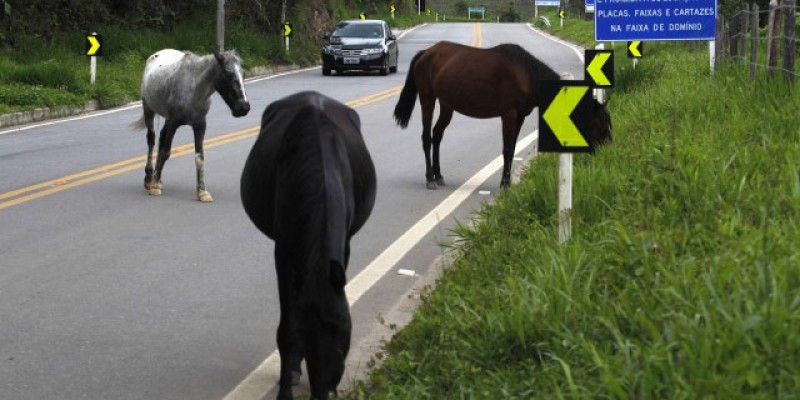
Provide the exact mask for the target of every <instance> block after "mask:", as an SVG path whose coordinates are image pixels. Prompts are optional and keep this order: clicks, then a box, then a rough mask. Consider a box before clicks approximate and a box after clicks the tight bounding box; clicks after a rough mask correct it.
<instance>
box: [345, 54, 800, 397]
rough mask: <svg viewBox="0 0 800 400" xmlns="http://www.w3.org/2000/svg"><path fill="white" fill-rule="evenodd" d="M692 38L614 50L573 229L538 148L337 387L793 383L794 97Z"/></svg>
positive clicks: (787, 389) (797, 304) (797, 295)
mask: <svg viewBox="0 0 800 400" xmlns="http://www.w3.org/2000/svg"><path fill="white" fill-rule="evenodd" d="M690 47H691V46H689V45H687V44H665V45H661V44H654V45H652V46H648V50H652V51H651V52H650V53H648V56H647V57H646V58H644V59H642V60H641V62H640V64H639V65H638V66H637V68H636V69H635V70H634V69H632V68H626V69H624V71H625V72H622V73H621V71H620V70H619V69H618V71H617V84H618V86H617V88H616V89H614V90H612V91H610V96H609V97H610V107H611V112H612V118H613V121H614V133H615V140H614V143H613V144H611V145H609V146H607V147H605V148H603V149H601V150H600V151H599V152H598V154H597V155H596V156H594V157H591V156H586V155H578V156H576V157H575V171H574V178H573V179H574V188H573V197H574V199H573V201H574V204H573V211H572V224H573V237H572V239H571V240H570V241H569V242H568V243H567V244H566V245H558V244H557V241H556V237H557V211H556V210H557V193H558V192H557V175H558V169H557V156H555V155H551V154H542V155H540V156H539V157H537V158H536V159H535V160H534V161H533V162H532V163H531V165H529V166H528V168H527V172H526V173H525V174H524V177H523V179H522V181H521V182H520V183H519V184H517V185H515V186H513V187H512V188H511V189H510V190H508V191H506V192H504V193H503V194H502V195H501V196H500V197H499V198H498V199H497V201H496V202H495V203H493V204H487V205H485V207H483V209H482V210H480V211H478V212H477V216H478V217H480V218H479V222H478V223H477V224H476V225H475V226H474V227H469V228H468V227H466V226H464V227H460V228H458V229H456V230H455V232H454V235H456V236H457V237H458V238H459V239H458V241H457V243H456V244H455V245H453V246H452V251H453V252H455V254H457V255H458V256H459V257H458V258H457V260H456V261H455V263H454V265H453V266H452V267H450V268H448V269H446V270H445V272H444V274H443V276H442V278H441V279H440V280H439V281H438V283H437V287H436V289H435V290H433V291H431V292H429V293H427V294H426V295H425V297H424V300H425V301H424V305H423V306H422V307H421V308H420V309H418V310H417V311H416V312H415V314H414V318H413V321H412V322H411V323H410V324H409V325H407V326H406V327H405V328H404V329H402V330H401V331H400V332H398V333H397V335H396V336H395V337H394V338H393V339H392V340H391V341H390V342H389V343H388V344H387V345H386V348H385V351H384V353H383V354H379V355H377V356H376V357H377V358H379V359H382V361H383V362H382V366H380V367H379V368H377V369H376V370H374V371H373V372H372V374H371V377H370V380H369V381H368V382H364V383H361V384H359V385H358V386H356V388H355V389H354V390H353V391H352V392H350V393H347V394H346V395H345V397H346V398H351V399H362V398H369V399H409V398H419V399H423V398H425V399H434V398H435V399H463V398H475V399H487V398H502V399H551V398H570V399H578V398H592V399H595V398H607V399H703V398H705V399H711V398H715V399H764V398H771V399H791V398H798V396H799V394H800V335H798V332H800V268H798V265H800V250H798V248H797V244H796V243H797V238H800V218H799V217H800V131H799V130H798V126H800V116H798V114H797V112H796V110H797V109H798V107H800V97H798V95H797V94H796V93H795V92H794V90H793V88H792V87H790V86H788V85H786V84H785V82H784V81H783V80H782V79H780V78H778V79H767V78H762V79H759V80H757V81H755V82H752V81H750V80H749V78H748V77H747V70H746V68H742V67H741V66H728V65H721V66H720V68H719V69H718V70H717V71H716V72H715V74H714V76H713V77H712V76H710V74H709V71H708V58H707V57H708V54H707V50H706V49H704V48H702V47H698V48H697V49H696V50H691V49H690ZM623 56H624V54H623ZM617 66H618V68H620V67H621V66H622V65H621V64H617Z"/></svg>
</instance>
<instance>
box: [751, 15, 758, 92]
mask: <svg viewBox="0 0 800 400" xmlns="http://www.w3.org/2000/svg"><path fill="white" fill-rule="evenodd" d="M752 19H753V25H752V28H751V29H752V30H753V32H752V33H751V34H750V79H755V78H756V61H758V3H753V17H752Z"/></svg>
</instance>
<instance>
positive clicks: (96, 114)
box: [0, 66, 319, 135]
mask: <svg viewBox="0 0 800 400" xmlns="http://www.w3.org/2000/svg"><path fill="white" fill-rule="evenodd" d="M318 68H319V67H318V66H317V67H311V68H303V69H297V70H292V71H286V72H281V73H279V74H274V75H269V76H264V77H260V78H253V79H245V82H244V83H245V84H246V85H249V84H251V83H256V82H261V81H265V80H267V79H274V78H278V77H281V76H286V75H291V74H297V73H300V72H305V71H311V70H314V69H318ZM141 105H142V102H141V101H137V102H134V103H131V104H128V105H126V106H122V107H119V108H114V109H111V110H105V111H100V112H92V113H90V114H86V115H81V116H78V117H69V118H60V119H57V120H53V121H48V122H43V123H39V124H33V125H25V126H23V127H19V128H9V129H7V130H0V135H5V134H7V133H14V132H20V131H26V130H29V129H34V128H41V127H43V126H50V125H56V124H62V123H65V122H72V121H80V120H82V119H87V118H94V117H100V116H103V115H108V114H113V113H116V112H120V111H127V110H131V109H134V108H136V107H139V106H141Z"/></svg>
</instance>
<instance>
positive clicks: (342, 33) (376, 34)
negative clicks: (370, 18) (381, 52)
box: [332, 22, 383, 38]
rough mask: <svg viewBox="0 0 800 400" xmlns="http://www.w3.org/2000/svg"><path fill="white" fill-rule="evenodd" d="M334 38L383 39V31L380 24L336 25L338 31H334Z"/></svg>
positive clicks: (344, 23)
mask: <svg viewBox="0 0 800 400" xmlns="http://www.w3.org/2000/svg"><path fill="white" fill-rule="evenodd" d="M332 36H339V37H359V38H380V37H383V29H382V28H381V25H380V24H349V23H346V22H342V23H340V24H339V25H336V30H334V31H333V35H332Z"/></svg>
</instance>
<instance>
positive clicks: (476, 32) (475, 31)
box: [472, 22, 483, 47]
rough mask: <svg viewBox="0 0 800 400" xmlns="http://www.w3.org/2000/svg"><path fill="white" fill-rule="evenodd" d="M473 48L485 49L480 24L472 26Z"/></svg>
mask: <svg viewBox="0 0 800 400" xmlns="http://www.w3.org/2000/svg"><path fill="white" fill-rule="evenodd" d="M472 47H483V34H482V33H481V24H480V23H479V22H476V23H474V24H473V25H472Z"/></svg>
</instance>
